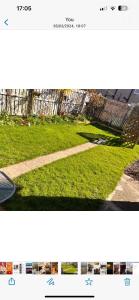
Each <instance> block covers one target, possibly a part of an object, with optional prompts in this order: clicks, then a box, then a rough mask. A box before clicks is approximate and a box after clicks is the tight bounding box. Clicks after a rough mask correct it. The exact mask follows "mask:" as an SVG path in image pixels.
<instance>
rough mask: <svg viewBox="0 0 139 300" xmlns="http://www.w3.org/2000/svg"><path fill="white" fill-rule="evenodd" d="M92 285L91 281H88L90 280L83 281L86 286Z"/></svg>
mask: <svg viewBox="0 0 139 300" xmlns="http://www.w3.org/2000/svg"><path fill="white" fill-rule="evenodd" d="M92 283H93V280H92V279H90V278H88V279H86V280H85V284H86V285H92Z"/></svg>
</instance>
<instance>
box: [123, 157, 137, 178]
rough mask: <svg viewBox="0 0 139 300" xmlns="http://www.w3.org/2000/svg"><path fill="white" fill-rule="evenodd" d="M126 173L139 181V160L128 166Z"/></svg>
mask: <svg viewBox="0 0 139 300" xmlns="http://www.w3.org/2000/svg"><path fill="white" fill-rule="evenodd" d="M124 173H125V174H126V175H128V176H130V177H132V178H133V179H134V180H138V181H139V160H137V161H135V162H134V163H133V164H132V165H130V166H128V167H127V168H126V169H125V172H124Z"/></svg>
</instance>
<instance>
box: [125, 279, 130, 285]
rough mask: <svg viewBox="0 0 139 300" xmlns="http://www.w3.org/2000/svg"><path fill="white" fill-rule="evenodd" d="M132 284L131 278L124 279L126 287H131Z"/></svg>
mask: <svg viewBox="0 0 139 300" xmlns="http://www.w3.org/2000/svg"><path fill="white" fill-rule="evenodd" d="M130 282H131V279H130V278H125V279H124V283H125V286H130Z"/></svg>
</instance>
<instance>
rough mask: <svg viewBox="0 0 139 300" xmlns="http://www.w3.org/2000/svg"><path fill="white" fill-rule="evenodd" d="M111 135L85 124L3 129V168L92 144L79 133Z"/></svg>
mask: <svg viewBox="0 0 139 300" xmlns="http://www.w3.org/2000/svg"><path fill="white" fill-rule="evenodd" d="M78 132H83V133H92V134H93V133H94V134H102V133H103V134H108V133H107V132H106V131H105V132H104V131H103V130H101V129H98V128H96V127H94V126H91V125H85V124H47V125H39V126H31V127H28V126H16V127H12V126H6V125H5V126H1V127H0V167H4V166H7V165H11V164H14V163H17V162H20V161H24V160H27V159H32V158H34V157H37V156H41V155H45V154H48V153H52V152H55V151H58V150H62V149H66V148H70V147H72V146H75V145H79V144H82V143H85V142H87V141H88V138H87V137H85V136H81V135H79V134H77V133H78Z"/></svg>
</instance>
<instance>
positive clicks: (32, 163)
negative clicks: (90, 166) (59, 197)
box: [1, 143, 97, 179]
mask: <svg viewBox="0 0 139 300" xmlns="http://www.w3.org/2000/svg"><path fill="white" fill-rule="evenodd" d="M96 146H97V145H96V144H93V143H85V144H82V145H78V146H75V147H72V148H69V149H66V150H62V151H58V152H54V153H51V154H48V155H43V156H40V157H37V158H34V159H31V160H26V161H23V162H20V163H17V164H15V165H11V166H8V167H4V168H2V169H1V171H3V172H4V173H5V174H6V175H7V176H9V177H10V178H11V179H14V178H16V177H18V176H20V175H23V174H25V173H27V172H30V171H32V170H35V169H38V168H40V167H43V166H45V165H48V164H50V163H52V162H54V161H57V160H59V159H62V158H65V157H68V156H71V155H74V154H77V153H80V152H84V151H86V150H89V149H92V148H94V147H96Z"/></svg>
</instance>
